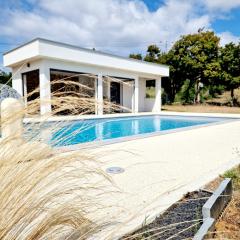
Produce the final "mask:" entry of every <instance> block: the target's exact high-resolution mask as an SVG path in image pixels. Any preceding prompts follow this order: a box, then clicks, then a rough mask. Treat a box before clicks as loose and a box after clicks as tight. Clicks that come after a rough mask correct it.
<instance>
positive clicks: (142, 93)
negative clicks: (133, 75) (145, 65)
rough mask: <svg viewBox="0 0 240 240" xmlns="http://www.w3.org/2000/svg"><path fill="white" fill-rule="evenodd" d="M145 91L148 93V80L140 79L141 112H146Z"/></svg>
mask: <svg viewBox="0 0 240 240" xmlns="http://www.w3.org/2000/svg"><path fill="white" fill-rule="evenodd" d="M145 91H146V79H144V78H139V102H138V109H139V112H145Z"/></svg>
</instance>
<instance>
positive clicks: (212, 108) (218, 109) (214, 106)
mask: <svg viewBox="0 0 240 240" xmlns="http://www.w3.org/2000/svg"><path fill="white" fill-rule="evenodd" d="M235 97H236V99H237V101H238V102H240V89H236V90H235ZM230 101H231V96H230V92H229V91H226V92H224V93H223V94H222V95H219V96H218V97H216V98H213V99H209V100H207V101H206V103H205V104H199V105H181V104H172V105H163V106H162V110H163V111H174V112H198V113H240V107H230V106H227V103H229V102H230Z"/></svg>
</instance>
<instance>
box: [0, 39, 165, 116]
mask: <svg viewBox="0 0 240 240" xmlns="http://www.w3.org/2000/svg"><path fill="white" fill-rule="evenodd" d="M3 62H4V66H5V67H10V68H11V69H12V74H13V79H12V86H13V88H14V89H15V90H17V92H18V93H19V94H20V95H21V96H23V97H24V99H25V101H26V102H27V101H29V100H32V99H31V98H29V97H27V96H28V94H29V93H30V92H31V91H33V90H34V89H36V88H37V87H39V89H40V90H39V93H38V94H35V95H33V96H32V98H33V97H39V98H40V106H39V108H40V113H41V115H44V114H49V113H51V111H52V106H51V93H52V92H53V91H54V90H56V89H53V88H52V86H51V81H54V80H56V79H69V78H71V81H72V80H74V81H78V82H79V83H81V84H85V85H87V86H89V87H90V88H92V89H94V91H93V92H91V93H90V95H92V97H94V98H95V99H96V102H97V105H96V108H95V112H94V113H93V114H97V115H103V114H104V113H105V111H104V107H103V104H102V103H103V101H104V100H108V101H110V102H113V103H116V104H119V105H121V106H123V107H124V109H123V110H122V111H123V112H132V113H138V112H159V111H161V78H162V77H167V76H169V67H168V66H165V65H161V64H154V63H148V62H144V61H140V60H134V59H129V58H124V57H119V56H115V55H112V54H107V53H103V52H99V51H96V50H94V49H93V50H89V49H85V48H80V47H77V46H73V45H69V44H65V43H60V42H55V41H50V40H46V39H42V38H37V39H34V40H32V41H30V42H28V43H26V44H24V45H21V46H19V47H17V48H15V49H13V50H11V51H9V52H7V53H5V54H4V56H3ZM117 80H119V81H117ZM122 83H128V84H122ZM79 91H81V89H80V90H79Z"/></svg>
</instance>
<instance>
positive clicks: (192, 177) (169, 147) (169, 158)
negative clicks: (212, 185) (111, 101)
mask: <svg viewBox="0 0 240 240" xmlns="http://www.w3.org/2000/svg"><path fill="white" fill-rule="evenodd" d="M175 114H176V113H175ZM173 115H174V113H173ZM183 115H189V114H183ZM195 115H196V114H195ZM200 115H201V114H200ZM202 115H204V114H202ZM219 115H221V114H217V116H219ZM212 116H216V114H212ZM222 116H223V115H222ZM224 116H225V117H226V115H224ZM234 116H235V117H237V115H234ZM238 117H239V116H238ZM239 129H240V121H239V120H233V121H231V122H227V123H222V124H217V125H211V126H207V127H200V128H195V129H192V130H187V131H179V132H175V133H172V134H166V135H161V136H154V137H148V138H142V139H137V140H133V141H127V142H121V143H115V144H111V145H106V146H102V147H99V148H95V149H86V150H85V151H87V152H91V153H93V154H94V155H95V156H98V159H99V160H101V161H102V162H103V164H104V165H103V169H106V168H107V167H111V166H119V167H122V168H124V169H125V172H124V173H121V174H115V175H114V174H112V175H111V176H112V178H113V180H114V183H115V184H116V185H117V186H118V187H119V188H120V191H121V192H122V193H121V197H119V195H114V194H113V195H111V196H109V197H108V198H105V197H104V198H103V204H108V205H112V206H113V207H112V209H111V210H110V211H109V212H108V214H107V217H109V218H111V219H113V220H114V219H115V220H118V221H122V222H123V223H124V224H122V225H121V224H120V225H119V224H118V225H117V226H116V227H115V228H116V229H115V230H116V231H115V233H114V235H113V236H111V237H113V238H115V237H119V236H121V235H122V234H124V233H126V232H129V231H132V230H133V229H134V228H136V227H139V226H141V224H143V222H144V221H146V220H147V221H151V220H153V218H154V217H155V216H156V215H158V214H160V213H161V212H163V211H164V210H166V209H167V208H168V207H169V206H170V205H171V204H173V203H174V202H176V201H177V200H179V199H180V198H181V197H182V195H183V194H185V193H187V192H188V191H193V190H196V189H199V188H201V187H202V186H203V185H204V184H206V183H207V182H209V181H211V180H213V179H214V178H215V177H217V176H218V175H219V174H221V173H223V172H224V171H226V170H227V169H229V168H232V167H233V166H235V165H236V164H238V163H240V157H239V155H238V152H237V149H239V148H240V131H239ZM115 206H117V207H115ZM120 209H121V210H120ZM104 214H105V213H104ZM113 228H114V227H113ZM98 237H99V236H98Z"/></svg>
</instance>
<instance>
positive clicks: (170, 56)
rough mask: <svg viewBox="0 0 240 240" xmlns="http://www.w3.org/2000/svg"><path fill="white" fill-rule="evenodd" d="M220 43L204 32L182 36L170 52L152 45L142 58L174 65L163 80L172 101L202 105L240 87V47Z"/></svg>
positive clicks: (210, 33) (214, 37)
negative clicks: (221, 45) (216, 96)
mask: <svg viewBox="0 0 240 240" xmlns="http://www.w3.org/2000/svg"><path fill="white" fill-rule="evenodd" d="M219 43H220V38H219V37H218V36H216V35H215V33H214V32H212V31H203V30H200V31H198V32H197V33H195V34H188V35H184V36H182V37H181V38H180V39H179V40H178V41H176V42H175V44H174V45H173V46H172V48H171V49H170V50H169V51H168V52H167V53H162V52H161V50H160V48H159V47H158V46H156V45H150V46H149V47H148V49H147V52H146V55H145V56H142V55H141V59H143V60H145V61H148V62H155V63H162V64H167V65H169V66H170V77H169V78H168V79H167V80H164V81H162V86H163V88H164V90H165V92H166V94H167V95H168V101H170V102H174V101H181V102H186V103H198V102H201V101H203V100H204V98H205V97H212V96H215V95H217V94H219V93H221V92H222V90H223V89H229V90H231V91H232V94H233V95H234V93H233V91H234V89H235V88H238V87H239V86H240V71H239V68H240V44H238V45H237V44H233V43H230V44H227V45H226V46H225V47H220V44H219ZM130 57H131V56H130Z"/></svg>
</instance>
